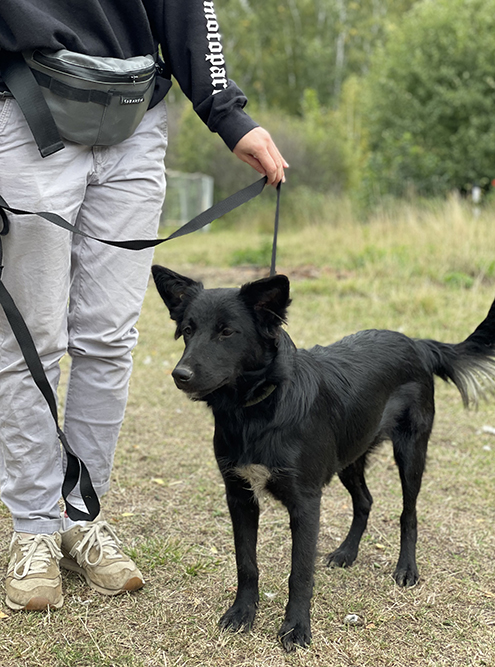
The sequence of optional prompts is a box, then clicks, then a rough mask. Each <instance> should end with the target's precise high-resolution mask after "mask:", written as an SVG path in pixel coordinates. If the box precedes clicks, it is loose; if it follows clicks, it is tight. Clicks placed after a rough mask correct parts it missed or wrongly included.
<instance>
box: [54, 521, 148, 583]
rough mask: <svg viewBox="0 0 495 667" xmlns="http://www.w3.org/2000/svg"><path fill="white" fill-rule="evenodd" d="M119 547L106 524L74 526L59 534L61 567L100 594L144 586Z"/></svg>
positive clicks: (135, 569) (131, 563) (137, 571)
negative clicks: (84, 581)
mask: <svg viewBox="0 0 495 667" xmlns="http://www.w3.org/2000/svg"><path fill="white" fill-rule="evenodd" d="M119 544H120V540H119V539H118V538H117V536H116V535H115V533H114V532H113V529H112V528H111V527H110V526H109V525H108V523H107V522H106V521H102V520H98V519H95V521H91V522H88V523H86V524H85V525H75V526H73V527H72V528H70V529H69V530H66V531H64V532H62V554H63V558H62V560H61V561H60V565H61V566H62V567H64V568H66V569H67V570H72V571H73V572H78V573H79V574H82V575H83V576H84V578H85V579H86V582H87V583H88V585H89V586H91V588H94V589H95V590H97V591H98V592H99V593H102V594H103V595H118V594H119V593H124V592H126V591H137V590H138V589H139V588H142V586H143V585H144V579H143V575H142V574H141V572H140V571H139V570H138V569H137V567H136V565H135V564H134V563H133V562H132V560H131V559H130V558H129V557H128V556H126V555H125V554H124V553H123V552H122V551H121V549H120V548H119V546H118V545H119Z"/></svg>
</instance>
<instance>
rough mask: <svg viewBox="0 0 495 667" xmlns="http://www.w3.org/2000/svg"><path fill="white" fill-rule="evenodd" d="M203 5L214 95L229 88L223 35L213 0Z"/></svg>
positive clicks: (207, 55)
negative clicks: (222, 40)
mask: <svg viewBox="0 0 495 667" xmlns="http://www.w3.org/2000/svg"><path fill="white" fill-rule="evenodd" d="M203 7H204V10H205V18H206V30H207V35H206V39H207V40H208V50H209V53H207V54H206V56H205V58H206V60H208V61H209V62H210V64H211V67H210V75H211V81H212V84H213V95H216V93H219V92H221V91H222V90H223V89H224V88H227V85H228V81H227V71H226V69H225V58H224V55H223V46H222V42H221V37H220V33H219V32H218V29H219V25H218V21H217V16H216V14H215V6H214V4H213V2H207V1H206V0H205V2H204V3H203Z"/></svg>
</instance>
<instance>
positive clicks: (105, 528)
mask: <svg viewBox="0 0 495 667" xmlns="http://www.w3.org/2000/svg"><path fill="white" fill-rule="evenodd" d="M80 530H81V532H82V533H85V535H84V537H83V538H82V540H81V541H80V542H77V543H76V544H75V545H74V546H73V547H72V549H71V551H70V555H71V556H72V557H73V558H75V559H76V560H77V562H78V563H79V565H81V566H82V565H83V563H85V564H86V565H89V566H90V567H96V566H97V565H99V564H100V563H101V561H102V559H103V556H106V557H107V558H109V559H111V560H117V559H119V558H122V557H123V556H122V552H121V551H120V549H119V547H118V545H119V544H120V540H119V538H118V537H117V535H116V534H115V533H114V531H113V529H112V528H111V526H109V525H108V523H107V522H106V521H96V522H95V523H91V524H88V525H86V526H81V529H80ZM93 547H94V548H95V550H96V552H97V553H98V556H97V557H96V560H91V559H90V557H89V556H90V552H91V549H93Z"/></svg>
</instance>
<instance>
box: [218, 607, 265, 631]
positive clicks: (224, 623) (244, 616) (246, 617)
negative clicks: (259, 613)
mask: <svg viewBox="0 0 495 667" xmlns="http://www.w3.org/2000/svg"><path fill="white" fill-rule="evenodd" d="M255 616H256V605H255V604H248V605H240V604H235V603H234V604H233V605H232V607H230V609H228V610H227V611H226V612H225V614H224V615H223V616H222V618H221V619H220V620H219V621H218V625H219V626H220V628H221V629H222V630H232V632H238V631H241V632H249V630H250V629H251V627H252V625H253V623H254V617H255Z"/></svg>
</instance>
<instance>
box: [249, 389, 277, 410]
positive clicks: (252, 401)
mask: <svg viewBox="0 0 495 667" xmlns="http://www.w3.org/2000/svg"><path fill="white" fill-rule="evenodd" d="M276 388H277V386H276V385H274V384H266V385H265V386H264V387H263V391H262V392H261V393H260V394H258V396H254V397H253V398H250V399H249V401H246V402H245V403H244V405H243V406H242V407H243V408H250V407H251V406H253V405H257V404H258V403H261V401H264V400H265V398H268V396H270V394H273V392H274V391H275V389H276Z"/></svg>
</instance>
